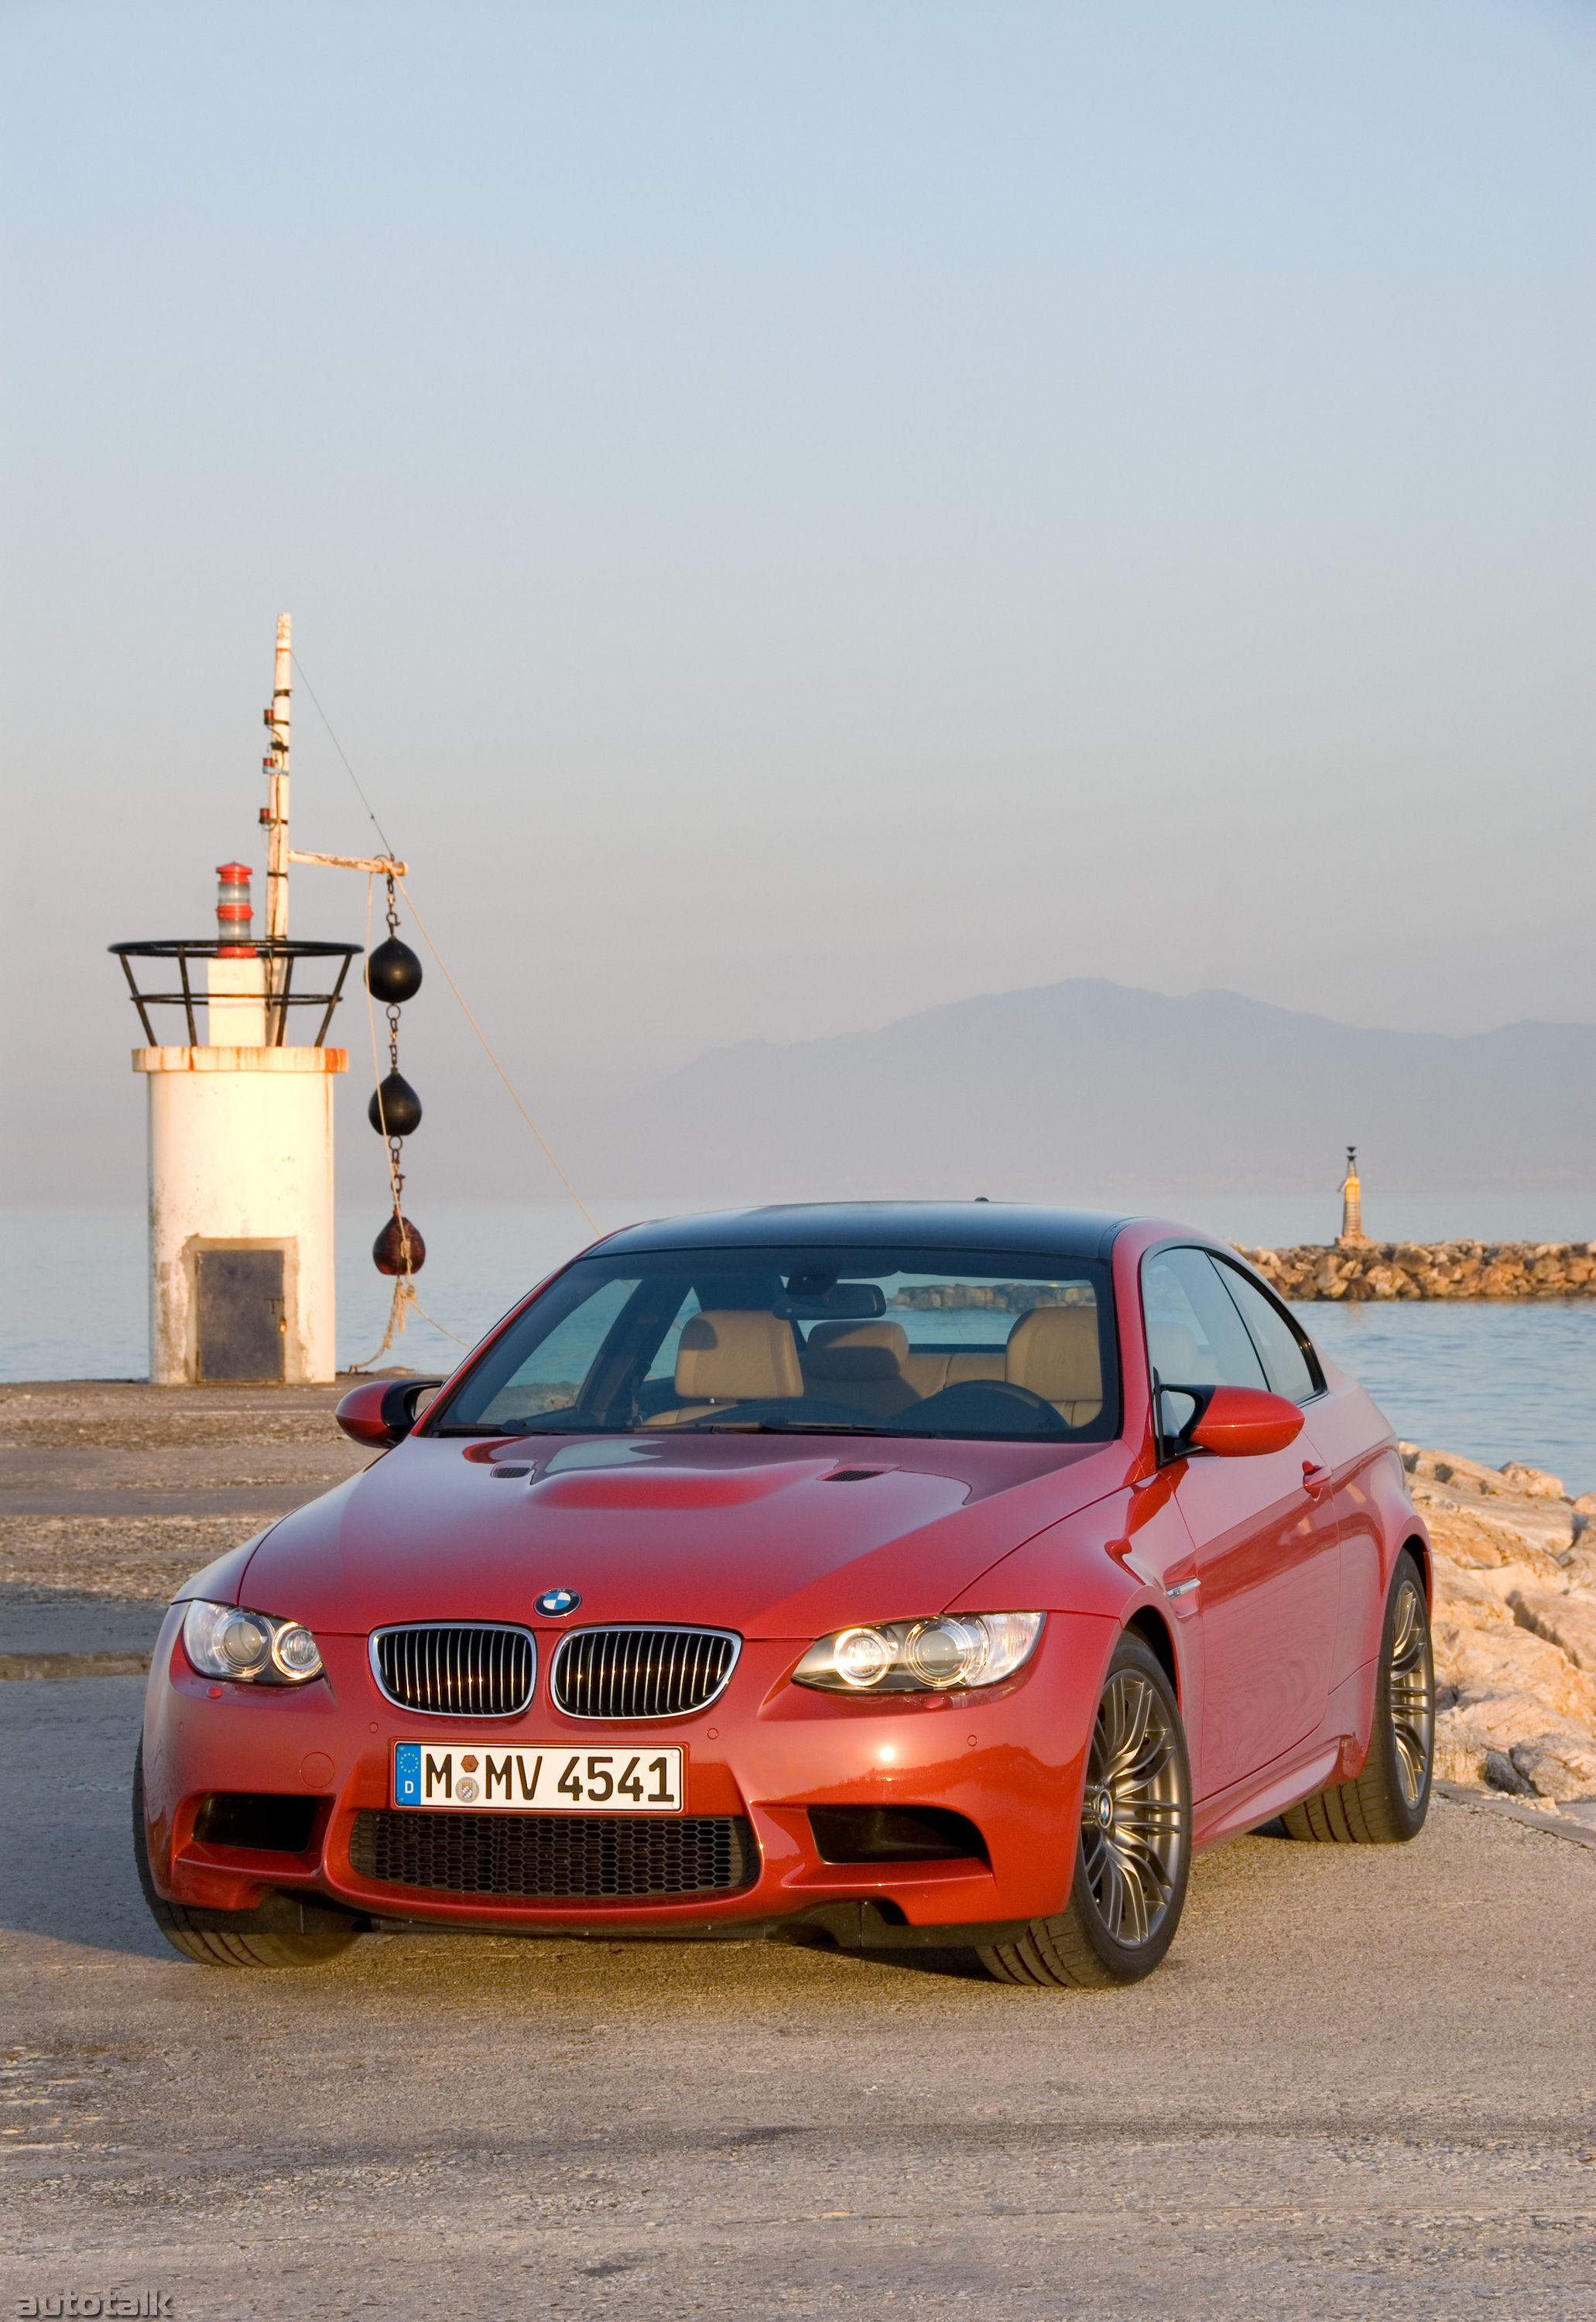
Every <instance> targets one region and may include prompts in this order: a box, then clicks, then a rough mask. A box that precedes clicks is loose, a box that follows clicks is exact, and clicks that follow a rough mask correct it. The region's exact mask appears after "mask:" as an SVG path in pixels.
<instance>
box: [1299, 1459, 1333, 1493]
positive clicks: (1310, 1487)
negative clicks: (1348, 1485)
mask: <svg viewBox="0 0 1596 2322" xmlns="http://www.w3.org/2000/svg"><path fill="white" fill-rule="evenodd" d="M1302 1488H1303V1490H1304V1491H1305V1492H1306V1493H1307V1494H1308V1496H1309V1499H1310V1500H1317V1499H1318V1496H1319V1495H1320V1493H1321V1492H1327V1491H1328V1490H1329V1488H1330V1470H1329V1469H1328V1468H1327V1467H1316V1466H1315V1465H1314V1463H1313V1461H1312V1460H1311V1459H1304V1461H1303V1462H1302Z"/></svg>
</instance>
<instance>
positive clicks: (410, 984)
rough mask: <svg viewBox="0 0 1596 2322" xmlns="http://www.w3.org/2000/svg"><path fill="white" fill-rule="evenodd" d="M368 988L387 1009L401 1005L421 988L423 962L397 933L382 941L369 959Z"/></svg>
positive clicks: (367, 970) (412, 998) (372, 995)
mask: <svg viewBox="0 0 1596 2322" xmlns="http://www.w3.org/2000/svg"><path fill="white" fill-rule="evenodd" d="M366 989H367V991H368V992H369V993H370V994H371V997H372V999H373V1000H380V1001H381V1002H382V1004H383V1006H384V1007H385V1008H398V1007H400V1006H402V1005H403V1003H404V1002H405V1001H406V1000H414V999H415V995H416V993H417V992H419V991H420V990H421V962H420V961H419V960H418V959H417V958H416V956H415V953H414V952H413V951H412V950H411V948H410V946H409V945H408V944H402V943H401V942H400V941H399V938H398V937H397V936H389V937H388V941H387V942H386V943H379V944H378V946H377V949H376V950H375V951H374V952H373V953H372V955H371V956H370V958H369V960H368V961H367V962H366Z"/></svg>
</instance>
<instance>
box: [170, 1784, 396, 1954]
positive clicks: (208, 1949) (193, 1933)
mask: <svg viewBox="0 0 1596 2322" xmlns="http://www.w3.org/2000/svg"><path fill="white" fill-rule="evenodd" d="M133 1861H134V1863H135V1864H136V1865H137V1868H138V1873H139V1885H140V1886H141V1888H142V1889H143V1893H144V1900H145V1902H146V1903H147V1904H148V1905H149V1906H150V1917H151V1918H152V1919H153V1920H154V1922H155V1924H156V1925H157V1926H158V1927H159V1928H160V1932H161V1933H162V1934H163V1935H164V1936H165V1937H166V1939H167V1941H168V1943H170V1945H171V1947H172V1949H173V1950H174V1951H175V1952H182V1954H183V1957H184V1958H185V1959H190V1960H195V1961H197V1962H198V1963H199V1965H200V1966H201V1967H320V1966H322V1965H323V1964H324V1961H327V1960H332V1959H336V1958H337V1957H338V1955H339V1953H340V1952H346V1951H348V1949H349V1947H350V1945H351V1943H353V1942H354V1940H355V1937H356V1935H357V1934H358V1933H359V1932H360V1929H359V1926H358V1925H357V1924H356V1922H355V1921H354V1919H353V1918H352V1917H351V1915H350V1914H349V1913H348V1912H347V1911H339V1910H335V1909H333V1908H332V1907H331V1906H328V1905H325V1904H323V1903H322V1902H321V1901H320V1900H319V1898H316V1897H307V1898H306V1900H305V1901H304V1902H301V1901H300V1900H299V1899H298V1897H296V1896H290V1895H270V1896H268V1897H267V1899H266V1900H265V1902H264V1903H262V1904H261V1905H260V1908H259V1909H258V1910H254V1911H199V1910H191V1909H190V1908H189V1907H188V1906H187V1905H186V1904H183V1903H169V1902H168V1900H167V1898H166V1897H165V1896H164V1895H160V1894H158V1893H157V1892H156V1887H155V1881H154V1879H152V1878H151V1876H150V1846H149V1841H148V1839H147V1837H146V1835H145V1831H144V1745H143V1743H142V1742H140V1744H139V1751H138V1755H137V1757H136V1758H135V1759H134V1760H133Z"/></svg>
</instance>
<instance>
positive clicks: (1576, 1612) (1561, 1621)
mask: <svg viewBox="0 0 1596 2322" xmlns="http://www.w3.org/2000/svg"><path fill="white" fill-rule="evenodd" d="M1507 1601H1508V1603H1509V1604H1510V1605H1511V1607H1512V1612H1513V1618H1514V1620H1515V1621H1516V1622H1517V1623H1518V1626H1519V1627H1520V1628H1521V1629H1528V1630H1529V1631H1530V1632H1531V1634H1532V1635H1534V1636H1537V1637H1544V1638H1545V1639H1546V1642H1547V1643H1548V1644H1552V1645H1555V1646H1556V1647H1557V1650H1559V1652H1563V1653H1566V1654H1567V1656H1568V1658H1569V1659H1570V1660H1571V1661H1572V1662H1573V1665H1574V1667H1575V1668H1577V1669H1583V1670H1584V1671H1585V1672H1586V1674H1587V1675H1588V1676H1593V1677H1596V1597H1591V1595H1589V1594H1588V1592H1586V1591H1585V1590H1583V1589H1576V1590H1574V1591H1572V1592H1569V1593H1565V1594H1563V1595H1555V1596H1554V1595H1547V1594H1546V1592H1545V1591H1544V1590H1541V1589H1523V1588H1516V1589H1515V1590H1514V1591H1513V1593H1512V1595H1510V1596H1509V1598H1508V1600H1507Z"/></svg>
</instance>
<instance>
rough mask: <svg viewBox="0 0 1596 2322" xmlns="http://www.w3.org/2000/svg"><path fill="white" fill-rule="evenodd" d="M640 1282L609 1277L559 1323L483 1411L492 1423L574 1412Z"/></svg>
mask: <svg viewBox="0 0 1596 2322" xmlns="http://www.w3.org/2000/svg"><path fill="white" fill-rule="evenodd" d="M636 1287H637V1284H635V1283H634V1282H606V1284H604V1286H603V1287H602V1289H599V1290H597V1291H595V1293H594V1294H593V1295H592V1296H591V1297H590V1298H584V1299H583V1301H582V1303H581V1304H580V1305H579V1306H578V1307H576V1308H575V1309H574V1310H573V1312H570V1313H569V1314H567V1315H566V1317H565V1319H564V1321H561V1322H556V1323H555V1325H554V1327H553V1329H552V1330H551V1331H549V1333H548V1334H547V1336H546V1337H545V1338H543V1339H541V1340H540V1341H539V1343H538V1345H537V1346H535V1347H534V1348H533V1350H532V1352H531V1354H530V1355H528V1356H527V1357H526V1358H525V1360H524V1362H523V1363H522V1364H521V1366H520V1368H519V1369H518V1370H516V1371H515V1372H514V1373H513V1374H512V1375H511V1376H510V1377H509V1378H508V1379H506V1382H505V1384H504V1385H503V1386H502V1387H500V1389H499V1391H498V1393H497V1394H496V1395H495V1396H494V1398H493V1400H492V1402H491V1403H488V1406H487V1408H486V1409H485V1410H484V1411H483V1412H482V1414H481V1422H482V1424H483V1425H484V1426H487V1427H497V1426H499V1425H501V1424H503V1423H505V1422H508V1421H510V1420H514V1419H528V1418H534V1417H536V1416H537V1415H538V1414H539V1413H541V1412H545V1411H569V1410H570V1407H571V1405H572V1404H573V1403H575V1402H576V1400H577V1398H578V1396H579V1394H580V1393H581V1391H582V1386H583V1385H584V1383H585V1381H586V1379H587V1376H588V1372H589V1371H590V1370H591V1369H592V1367H593V1361H594V1358H595V1357H596V1356H597V1352H598V1349H599V1348H600V1347H602V1346H603V1344H604V1341H605V1339H606V1337H607V1335H608V1333H609V1330H610V1327H611V1325H612V1324H613V1323H614V1322H615V1321H616V1320H617V1319H618V1317H619V1315H620V1312H621V1310H622V1308H623V1307H624V1306H625V1303H626V1301H627V1300H628V1299H629V1298H630V1297H631V1295H632V1293H633V1292H634V1290H635V1289H636Z"/></svg>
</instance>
